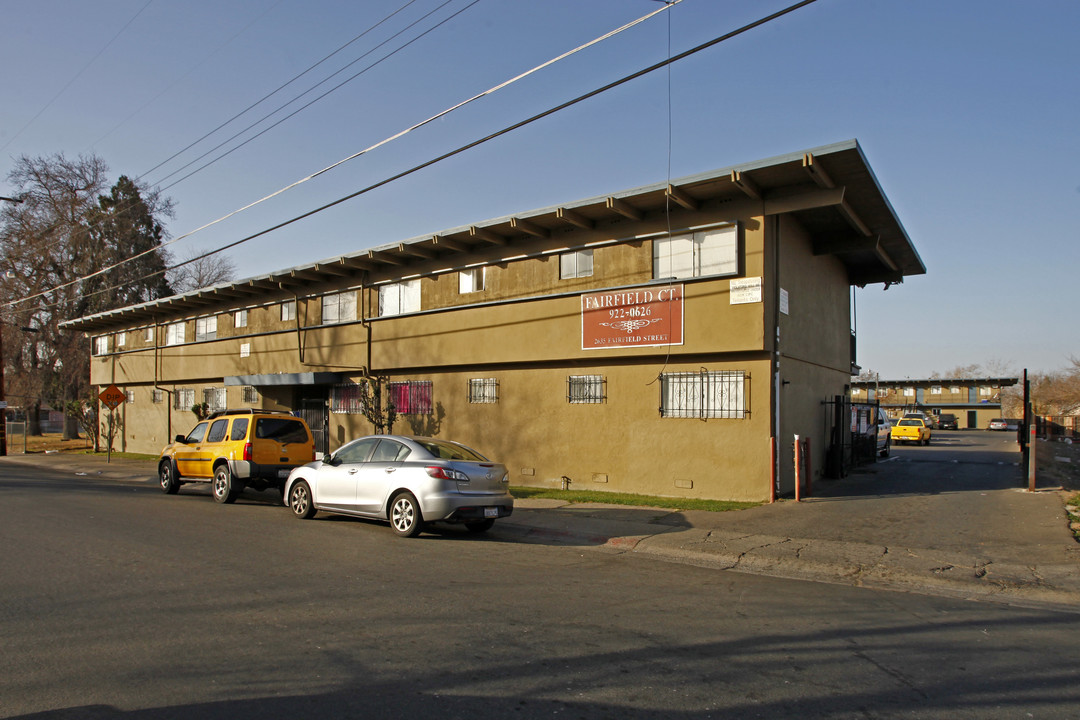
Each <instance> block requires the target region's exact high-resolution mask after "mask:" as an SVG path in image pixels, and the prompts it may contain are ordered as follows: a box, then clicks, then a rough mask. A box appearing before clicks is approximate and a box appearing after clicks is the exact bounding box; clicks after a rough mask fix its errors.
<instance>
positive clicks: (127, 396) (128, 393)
mask: <svg viewBox="0 0 1080 720" xmlns="http://www.w3.org/2000/svg"><path fill="white" fill-rule="evenodd" d="M124 402H126V403H127V404H128V405H133V404H134V403H135V391H134V390H125V391H124Z"/></svg>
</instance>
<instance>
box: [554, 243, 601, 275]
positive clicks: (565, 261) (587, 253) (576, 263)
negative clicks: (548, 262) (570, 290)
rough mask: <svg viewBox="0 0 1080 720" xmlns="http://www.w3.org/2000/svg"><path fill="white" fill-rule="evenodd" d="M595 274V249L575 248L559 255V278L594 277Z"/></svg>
mask: <svg viewBox="0 0 1080 720" xmlns="http://www.w3.org/2000/svg"><path fill="white" fill-rule="evenodd" d="M592 274H593V251H592V249H591V248H587V249H585V250H573V251H571V252H567V253H563V254H562V255H560V256H559V279H560V280H570V279H573V278H583V277H592Z"/></svg>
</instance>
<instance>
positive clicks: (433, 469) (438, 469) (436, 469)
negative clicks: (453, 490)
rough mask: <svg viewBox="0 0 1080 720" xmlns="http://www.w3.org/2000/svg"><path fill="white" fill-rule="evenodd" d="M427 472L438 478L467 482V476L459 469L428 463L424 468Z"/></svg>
mask: <svg viewBox="0 0 1080 720" xmlns="http://www.w3.org/2000/svg"><path fill="white" fill-rule="evenodd" d="M424 470H426V471H427V474H428V475H430V476H431V477H433V478H438V479H440V480H454V481H456V482H469V476H468V475H466V474H465V473H463V472H461V471H460V470H454V469H452V468H446V467H442V466H441V465H428V466H427V467H425V468H424Z"/></svg>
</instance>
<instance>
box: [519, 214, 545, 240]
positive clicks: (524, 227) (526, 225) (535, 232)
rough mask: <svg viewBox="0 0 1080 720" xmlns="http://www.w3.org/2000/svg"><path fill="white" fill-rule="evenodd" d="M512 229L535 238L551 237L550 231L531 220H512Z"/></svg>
mask: <svg viewBox="0 0 1080 720" xmlns="http://www.w3.org/2000/svg"><path fill="white" fill-rule="evenodd" d="M510 227H512V228H514V229H515V230H520V231H522V232H523V233H527V234H529V235H532V236H533V237H538V238H546V237H550V236H551V231H550V230H548V229H546V228H542V227H540V226H539V225H537V224H536V223H534V222H530V221H529V220H522V219H521V218H516V217H515V218H510Z"/></svg>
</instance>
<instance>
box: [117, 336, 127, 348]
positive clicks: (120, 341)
mask: <svg viewBox="0 0 1080 720" xmlns="http://www.w3.org/2000/svg"><path fill="white" fill-rule="evenodd" d="M125 345H127V333H126V332H122V333H116V347H124V346H125Z"/></svg>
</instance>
